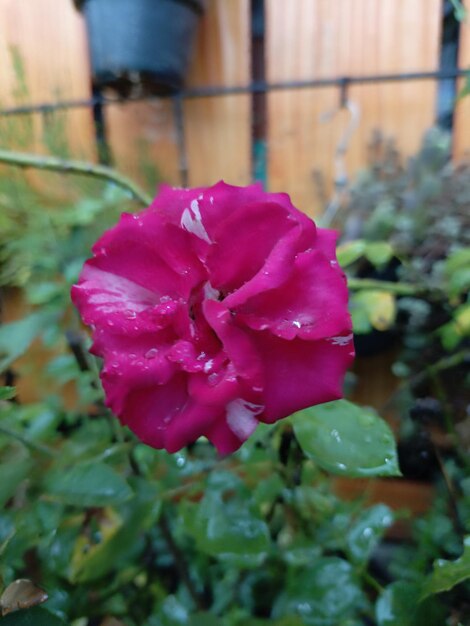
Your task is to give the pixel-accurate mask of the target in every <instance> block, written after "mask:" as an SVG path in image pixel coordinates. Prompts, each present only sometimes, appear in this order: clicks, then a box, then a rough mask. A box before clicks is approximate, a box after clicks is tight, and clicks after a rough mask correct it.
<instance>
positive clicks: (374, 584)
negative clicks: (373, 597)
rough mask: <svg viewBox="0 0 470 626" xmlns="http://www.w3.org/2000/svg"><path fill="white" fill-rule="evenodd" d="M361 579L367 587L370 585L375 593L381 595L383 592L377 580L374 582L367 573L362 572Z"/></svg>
mask: <svg viewBox="0 0 470 626" xmlns="http://www.w3.org/2000/svg"><path fill="white" fill-rule="evenodd" d="M362 577H363V579H364V581H365V582H366V583H367V584H368V585H370V586H371V587H372V588H373V589H375V591H377V593H382V592H383V591H384V588H383V587H382V585H381V584H380V583H379V582H378V581H377V580H375V578H374V577H373V576H372V575H371V574H369V572H367V571H365V570H364V571H363V572H362Z"/></svg>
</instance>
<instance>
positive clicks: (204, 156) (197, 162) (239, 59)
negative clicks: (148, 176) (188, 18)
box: [184, 0, 251, 186]
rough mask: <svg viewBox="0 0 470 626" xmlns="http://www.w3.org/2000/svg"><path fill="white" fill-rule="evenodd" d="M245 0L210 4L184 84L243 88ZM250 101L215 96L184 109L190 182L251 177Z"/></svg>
mask: <svg viewBox="0 0 470 626" xmlns="http://www.w3.org/2000/svg"><path fill="white" fill-rule="evenodd" d="M249 37H250V35H249V2H248V0H210V1H209V2H208V7H207V12H206V15H205V16H204V18H203V21H202V24H201V29H200V32H199V37H198V40H197V42H196V54H195V58H194V64H193V66H192V69H191V72H190V76H189V81H188V82H189V84H190V85H191V86H207V85H224V86H233V85H244V84H247V83H248V82H249V80H250V58H249ZM250 102H251V98H250V96H247V95H233V96H219V97H213V98H203V99H197V100H190V101H187V102H186V103H185V105H184V113H185V131H186V145H187V153H188V166H189V184H190V185H191V186H196V185H210V184H213V183H215V182H217V180H220V179H222V178H223V179H224V180H225V181H226V182H229V183H232V184H236V185H243V184H248V183H249V182H250V178H251V172H250V169H251V166H250V163H251V156H250V146H251V111H250Z"/></svg>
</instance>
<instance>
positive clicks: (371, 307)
mask: <svg viewBox="0 0 470 626" xmlns="http://www.w3.org/2000/svg"><path fill="white" fill-rule="evenodd" d="M350 307H351V315H352V319H353V327H354V332H356V333H358V332H359V333H361V332H362V333H363V332H368V331H369V330H370V326H372V327H373V328H375V329H376V330H382V331H383V330H388V329H389V328H390V327H391V326H392V325H393V323H394V322H395V317H396V313H397V310H396V301H395V296H394V295H393V294H391V293H389V292H388V291H381V290H377V289H364V290H363V291H359V292H357V293H355V294H354V295H353V296H352V297H351V301H350ZM365 320H367V322H368V323H367V322H365Z"/></svg>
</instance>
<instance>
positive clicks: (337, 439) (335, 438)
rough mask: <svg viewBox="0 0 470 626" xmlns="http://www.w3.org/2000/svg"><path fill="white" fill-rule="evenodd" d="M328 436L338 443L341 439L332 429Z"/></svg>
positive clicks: (334, 429)
mask: <svg viewBox="0 0 470 626" xmlns="http://www.w3.org/2000/svg"><path fill="white" fill-rule="evenodd" d="M330 435H331V436H332V437H333V439H334V440H335V441H337V442H338V443H341V437H340V434H339V432H338V431H337V430H336V428H333V430H331V431H330Z"/></svg>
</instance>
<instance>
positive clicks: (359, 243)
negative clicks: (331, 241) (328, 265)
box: [336, 239, 366, 267]
mask: <svg viewBox="0 0 470 626" xmlns="http://www.w3.org/2000/svg"><path fill="white" fill-rule="evenodd" d="M365 249H366V242H365V241H363V240H362V239H358V240H356V241H349V242H348V243H345V244H342V245H341V246H338V249H337V251H336V256H337V259H338V263H339V264H340V265H341V267H347V266H348V265H351V264H352V263H354V261H357V260H358V259H360V258H361V256H362V255H363V254H364V251H365Z"/></svg>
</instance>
